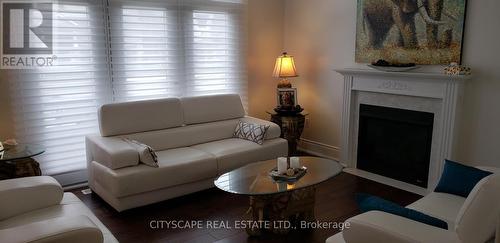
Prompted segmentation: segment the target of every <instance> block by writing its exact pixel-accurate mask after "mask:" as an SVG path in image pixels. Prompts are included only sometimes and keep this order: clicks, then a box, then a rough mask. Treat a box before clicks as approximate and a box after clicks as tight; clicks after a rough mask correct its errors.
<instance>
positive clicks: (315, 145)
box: [298, 138, 340, 161]
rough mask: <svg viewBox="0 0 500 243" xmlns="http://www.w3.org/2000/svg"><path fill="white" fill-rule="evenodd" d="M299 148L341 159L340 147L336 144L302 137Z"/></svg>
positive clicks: (336, 159)
mask: <svg viewBox="0 0 500 243" xmlns="http://www.w3.org/2000/svg"><path fill="white" fill-rule="evenodd" d="M298 149H299V150H300V151H304V152H306V153H309V154H312V155H316V156H318V157H324V158H328V159H333V160H335V161H339V157H340V156H339V155H340V149H339V148H338V147H336V146H333V145H329V144H324V143H320V142H316V141H313V140H309V139H305V138H301V139H300V141H299V146H298Z"/></svg>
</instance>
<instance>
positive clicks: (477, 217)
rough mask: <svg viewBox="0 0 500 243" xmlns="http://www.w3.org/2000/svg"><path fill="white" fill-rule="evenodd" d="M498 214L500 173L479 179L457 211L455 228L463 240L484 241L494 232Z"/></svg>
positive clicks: (499, 211) (499, 208) (499, 206)
mask: <svg viewBox="0 0 500 243" xmlns="http://www.w3.org/2000/svg"><path fill="white" fill-rule="evenodd" d="M499 215H500V174H499V173H495V174H493V175H490V176H488V177H485V178H483V179H482V180H481V181H479V182H478V183H477V184H476V186H475V187H474V189H473V190H472V191H471V193H470V194H469V196H468V197H467V199H466V200H465V202H464V204H463V206H462V208H461V209H460V212H459V213H458V216H457V219H456V223H455V230H456V231H457V234H458V236H459V238H460V239H461V240H462V241H463V242H471V243H475V242H486V241H487V240H489V239H491V238H492V237H493V236H494V234H495V229H496V225H497V224H498V223H499V222H498V220H499V217H500V216H499Z"/></svg>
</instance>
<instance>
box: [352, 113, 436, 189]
mask: <svg viewBox="0 0 500 243" xmlns="http://www.w3.org/2000/svg"><path fill="white" fill-rule="evenodd" d="M433 123H434V114H433V113H429V112H421V111H413V110H405V109H396V108H389V107H383V106H374V105H366V104H360V107H359V132H358V151H357V167H358V168H359V169H362V170H365V171H368V172H372V173H376V174H379V175H383V176H386V177H389V178H393V179H396V180H399V181H403V182H407V183H410V184H414V185H417V186H420V187H424V188H426V187H427V178H428V176H429V164H430V157H431V146H432V131H433Z"/></svg>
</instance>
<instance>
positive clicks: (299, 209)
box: [214, 157, 343, 236]
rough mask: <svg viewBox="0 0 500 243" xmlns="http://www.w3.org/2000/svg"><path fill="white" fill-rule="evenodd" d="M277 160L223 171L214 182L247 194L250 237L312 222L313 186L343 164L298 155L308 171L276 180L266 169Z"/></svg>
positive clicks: (230, 190)
mask: <svg viewBox="0 0 500 243" xmlns="http://www.w3.org/2000/svg"><path fill="white" fill-rule="evenodd" d="M276 163H277V162H276V159H274V160H267V161H262V162H256V163H252V164H248V165H246V166H243V167H240V168H238V169H235V170H233V171H230V172H228V173H225V174H223V175H221V176H219V178H217V179H216V180H215V181H214V184H215V186H217V187H218V188H219V189H221V190H223V191H226V192H229V193H234V194H241V195H248V196H250V208H249V210H248V211H247V213H246V216H247V217H248V218H249V220H248V221H247V225H246V227H245V229H246V230H247V233H248V234H249V235H251V236H256V235H260V234H261V233H262V232H263V231H264V230H270V231H272V232H274V233H282V234H283V233H288V231H289V230H291V229H296V228H299V224H300V222H301V221H308V222H312V221H315V216H314V202H315V194H316V187H315V186H316V185H318V184H319V183H321V182H324V181H326V180H328V179H330V178H332V177H334V176H336V175H338V174H339V173H340V172H342V169H343V167H342V165H340V164H339V163H338V162H335V161H333V160H329V159H324V158H318V157H300V164H301V166H305V167H307V173H306V174H305V175H304V176H303V177H301V178H300V179H298V180H296V181H288V182H286V181H275V180H274V179H273V178H272V177H271V176H270V175H269V171H271V170H272V169H274V168H275V167H276Z"/></svg>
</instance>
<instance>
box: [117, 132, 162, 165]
mask: <svg viewBox="0 0 500 243" xmlns="http://www.w3.org/2000/svg"><path fill="white" fill-rule="evenodd" d="M123 140H124V141H126V142H127V143H129V144H130V146H132V147H133V148H134V149H135V150H137V152H138V153H139V161H140V162H141V163H143V164H145V165H148V166H151V167H156V168H158V167H159V165H158V156H156V153H155V151H154V150H153V148H151V147H150V146H149V145H146V144H143V143H141V142H138V141H136V140H132V139H128V138H124V139H123Z"/></svg>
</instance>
